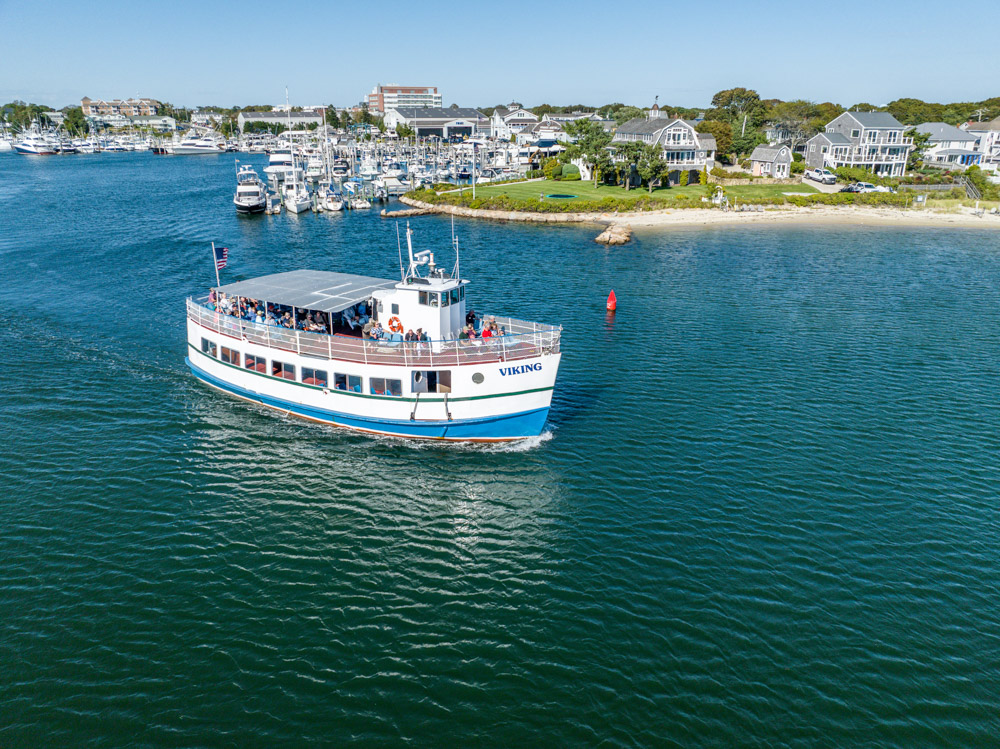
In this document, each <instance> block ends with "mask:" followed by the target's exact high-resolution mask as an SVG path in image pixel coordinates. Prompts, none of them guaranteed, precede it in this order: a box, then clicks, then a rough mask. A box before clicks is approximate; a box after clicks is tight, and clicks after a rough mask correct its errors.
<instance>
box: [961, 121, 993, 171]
mask: <svg viewBox="0 0 1000 749" xmlns="http://www.w3.org/2000/svg"><path fill="white" fill-rule="evenodd" d="M964 129H965V131H966V132H967V133H968V134H969V135H973V136H975V137H976V139H977V145H976V150H977V151H979V153H980V154H982V160H981V161H980V164H979V165H980V166H981V167H983V168H984V169H990V170H992V171H998V170H1000V117H997V118H996V119H993V120H990V121H989V122H968V123H966V124H965V125H964Z"/></svg>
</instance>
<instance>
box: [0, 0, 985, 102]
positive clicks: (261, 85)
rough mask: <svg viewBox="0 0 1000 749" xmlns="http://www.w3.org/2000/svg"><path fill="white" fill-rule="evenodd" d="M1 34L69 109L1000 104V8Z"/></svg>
mask: <svg viewBox="0 0 1000 749" xmlns="http://www.w3.org/2000/svg"><path fill="white" fill-rule="evenodd" d="M952 9H953V10H954V17H955V19H956V20H955V21H950V20H949V18H950V16H951V10H952ZM0 28H2V29H3V32H4V33H3V36H4V46H3V48H2V49H0V103H2V102H6V101H9V100H11V99H24V100H28V101H34V102H38V103H40V104H48V105H51V106H55V107H62V106H65V105H67V104H71V103H78V102H79V100H80V98H81V97H83V96H90V97H91V98H95V99H96V98H101V99H112V98H125V97H129V96H134V95H136V94H138V95H141V96H149V97H152V98H155V99H159V100H161V101H169V102H172V103H174V104H176V105H186V106H196V105H202V104H217V105H220V106H232V105H241V106H243V105H247V104H265V103H280V102H282V101H283V100H284V87H285V86H286V85H287V86H288V87H289V91H290V97H291V100H292V103H293V104H307V105H308V104H320V103H331V102H332V103H334V104H336V105H338V106H347V105H353V104H356V103H358V102H359V101H360V100H361V99H362V97H363V96H364V95H365V94H366V93H367V92H368V91H370V90H371V88H372V87H373V86H374V85H375V84H376V83H378V82H381V83H401V84H415V85H436V86H438V87H439V88H440V90H441V91H442V93H443V94H444V104H445V106H448V105H449V104H451V103H453V102H454V103H458V104H460V105H463V106H490V105H493V104H498V103H501V102H508V101H511V100H512V99H516V100H518V101H521V102H522V103H524V104H526V105H529V106H533V105H536V104H541V103H543V102H548V103H553V104H577V103H582V104H591V105H599V104H604V103H608V102H612V101H623V102H625V103H629V104H637V105H647V104H649V103H651V102H652V100H653V97H654V96H656V95H657V94H658V95H659V97H660V102H661V103H665V104H676V105H683V106H692V107H695V106H704V105H706V104H708V102H709V101H710V99H711V97H712V94H713V93H715V92H716V91H718V90H719V89H723V88H731V87H733V86H746V87H747V88H753V89H756V90H757V91H758V93H760V95H761V96H762V97H764V98H772V97H773V98H780V99H794V98H803V99H810V100H813V101H834V102H837V103H840V104H842V105H844V106H849V105H851V104H854V103H858V102H863V101H864V102H871V103H873V104H877V105H881V104H885V103H887V102H889V101H891V100H892V99H895V98H899V97H906V96H913V97H917V98H920V99H924V100H927V101H974V100H980V99H984V98H987V97H990V96H1000V74H998V71H1000V42H998V40H997V30H998V29H1000V0H989V1H987V0H972V1H971V2H962V3H958V4H956V5H955V6H948V5H946V4H945V5H943V4H942V3H941V2H939V1H937V0H936V1H935V2H929V1H926V0H908V1H907V2H883V1H882V0H872V2H868V3H853V2H845V1H843V0H841V2H810V1H809V0H802V1H800V2H784V1H780V0H771V1H768V0H765V1H764V2H748V1H746V0H742V1H740V2H733V1H732V0H720V1H719V2H715V3H704V2H688V3H682V2H676V0H673V1H671V2H665V1H664V0H647V2H642V3H638V2H632V0H618V1H615V0H605V1H604V2H597V1H596V0H576V1H570V0H549V1H548V2H530V3H529V2H521V1H520V0H514V1H513V2H471V3H465V2H445V3H433V2H429V3H420V2H394V1H391V0H390V1H386V0H382V1H378V0H376V2H371V1H370V0H360V1H356V2H343V1H342V0H326V1H325V2H312V1H311V0H305V1H303V2H266V3H265V2H257V1H256V0H244V1H242V2H235V3H218V2H214V3H213V2H196V1H193V0H175V1H172V2H160V3H156V4H153V3H144V2H138V3H137V2H128V3H126V2H121V1H120V0H111V1H109V2H102V3H94V4H91V3H87V2H83V3H80V2H69V1H68V0H61V1H58V2H44V1H42V0H39V1H38V2H12V1H11V0H0ZM928 32H929V33H928ZM991 37H992V38H991ZM935 39H937V41H935ZM938 43H940V45H941V47H942V48H941V49H940V50H935V49H934V47H935V45H936V44H938Z"/></svg>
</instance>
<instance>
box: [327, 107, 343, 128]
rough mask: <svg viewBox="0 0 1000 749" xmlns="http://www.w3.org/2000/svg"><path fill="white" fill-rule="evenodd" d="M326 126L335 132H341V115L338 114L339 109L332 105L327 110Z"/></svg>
mask: <svg viewBox="0 0 1000 749" xmlns="http://www.w3.org/2000/svg"><path fill="white" fill-rule="evenodd" d="M326 124H327V125H329V126H330V127H332V128H333V129H334V130H339V129H340V127H341V124H340V115H339V114H337V108H336V107H335V106H333V105H332V104H330V105H329V106H327V108H326Z"/></svg>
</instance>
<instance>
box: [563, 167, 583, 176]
mask: <svg viewBox="0 0 1000 749" xmlns="http://www.w3.org/2000/svg"><path fill="white" fill-rule="evenodd" d="M562 173H563V177H565V176H567V175H569V174H579V173H580V167H578V166H577V165H576V164H563V168H562Z"/></svg>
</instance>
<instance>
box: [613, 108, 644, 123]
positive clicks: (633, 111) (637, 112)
mask: <svg viewBox="0 0 1000 749" xmlns="http://www.w3.org/2000/svg"><path fill="white" fill-rule="evenodd" d="M644 115H645V113H644V112H643V111H642V110H641V109H639V107H622V108H621V109H619V110H617V111H616V112H615V114H614V120H615V122H617V123H618V124H619V125H621V124H622V123H623V122H628V121H629V120H634V119H635V118H636V117H643V116H644Z"/></svg>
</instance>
